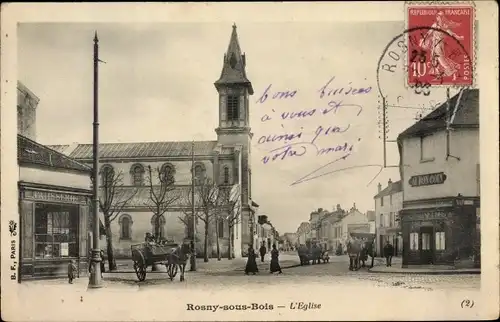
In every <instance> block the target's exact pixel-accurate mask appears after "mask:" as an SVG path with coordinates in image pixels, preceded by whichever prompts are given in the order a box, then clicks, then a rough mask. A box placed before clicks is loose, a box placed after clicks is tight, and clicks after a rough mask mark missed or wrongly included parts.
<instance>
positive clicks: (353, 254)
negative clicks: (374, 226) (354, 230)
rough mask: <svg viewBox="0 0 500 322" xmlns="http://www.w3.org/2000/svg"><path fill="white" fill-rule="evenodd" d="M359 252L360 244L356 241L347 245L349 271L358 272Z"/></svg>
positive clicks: (351, 241)
mask: <svg viewBox="0 0 500 322" xmlns="http://www.w3.org/2000/svg"><path fill="white" fill-rule="evenodd" d="M360 252H361V245H360V242H359V241H358V240H356V239H354V240H350V241H349V242H348V243H347V254H349V270H350V271H357V270H359V257H360Z"/></svg>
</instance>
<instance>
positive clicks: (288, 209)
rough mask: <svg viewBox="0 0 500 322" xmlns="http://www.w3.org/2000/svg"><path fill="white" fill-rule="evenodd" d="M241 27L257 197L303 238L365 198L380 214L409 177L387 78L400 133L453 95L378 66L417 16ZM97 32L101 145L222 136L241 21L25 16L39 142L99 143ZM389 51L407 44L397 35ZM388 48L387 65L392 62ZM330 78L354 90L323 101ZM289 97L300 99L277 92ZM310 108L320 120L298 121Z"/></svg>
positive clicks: (21, 41) (363, 207)
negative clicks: (232, 43)
mask: <svg viewBox="0 0 500 322" xmlns="http://www.w3.org/2000/svg"><path fill="white" fill-rule="evenodd" d="M236 24H237V26H238V28H237V30H238V35H239V41H240V46H241V48H242V51H244V52H245V53H246V61H247V67H246V68H247V77H248V78H249V79H250V81H251V82H252V84H253V88H254V90H255V94H254V95H253V96H252V97H251V98H250V106H249V109H250V125H251V128H252V133H253V134H254V136H253V139H252V159H251V163H252V185H253V187H252V198H253V200H254V201H255V202H257V203H258V204H259V205H260V207H259V212H260V213H261V214H266V215H268V217H269V219H270V220H271V222H272V223H273V225H274V226H275V227H276V228H277V230H278V231H279V232H280V233H285V232H295V231H296V230H297V227H298V226H299V225H300V223H301V222H303V221H308V220H309V215H310V213H311V212H312V211H314V210H316V209H318V208H324V209H327V210H332V209H333V208H334V207H335V206H336V205H337V204H340V205H341V207H342V208H344V209H349V208H351V207H352V206H353V205H354V204H355V205H356V207H357V208H358V209H359V210H360V211H361V212H366V211H367V210H374V199H373V196H374V195H375V194H376V193H377V184H378V183H379V182H381V183H382V186H383V187H385V186H386V185H387V181H388V180H389V179H392V180H393V181H396V180H399V170H398V168H397V167H395V166H397V165H398V163H399V154H398V151H397V146H396V144H395V143H388V145H387V162H386V165H387V166H388V167H386V168H384V167H381V165H383V159H384V158H383V157H384V154H383V143H382V140H381V139H380V135H381V133H380V132H381V130H380V129H381V127H380V126H379V123H380V116H381V113H380V112H381V110H380V107H381V103H380V92H379V89H378V86H377V84H380V88H381V90H382V93H383V95H384V96H386V97H387V102H388V105H389V108H388V113H387V122H388V128H389V132H388V135H387V138H388V140H394V139H395V138H396V137H397V134H398V133H400V132H401V131H402V130H404V129H405V128H407V127H408V126H410V125H412V124H413V123H415V122H416V115H417V114H419V113H422V114H423V115H425V114H427V113H429V112H430V111H431V110H432V108H435V107H436V106H437V105H438V103H439V102H442V101H444V99H445V97H446V96H445V93H444V91H440V90H433V92H432V94H431V95H430V96H426V97H423V96H422V95H416V94H415V92H414V91H412V90H411V89H408V88H407V87H405V85H404V67H403V65H404V59H403V58H401V59H399V60H398V61H397V62H396V63H395V64H397V68H396V72H393V73H388V72H384V71H383V70H381V69H380V68H378V66H379V65H378V63H379V59H380V57H381V56H382V55H383V53H384V50H385V49H386V47H387V46H388V44H390V42H391V41H392V40H393V39H395V37H396V36H397V35H399V34H401V33H402V30H403V29H404V28H403V26H404V23H403V22H402V21H395V22H364V23H361V22H353V23H350V22H349V23H347V22H341V23H340V22H339V23H331V22H328V23H326V22H318V23H315V22H286V23H283V22H279V23H241V24H240V23H238V22H236ZM95 30H97V31H98V35H99V40H100V41H99V45H100V47H99V50H100V58H101V59H102V60H103V61H105V62H106V63H105V64H100V67H99V68H100V69H99V108H100V110H99V112H100V116H99V117H100V140H101V142H102V143H112V142H150V141H191V140H215V139H216V134H215V131H214V129H215V128H216V127H217V126H218V94H217V91H216V89H215V87H214V85H213V83H214V82H215V81H216V80H217V79H218V77H219V76H220V72H221V69H222V62H223V55H224V53H225V51H226V50H227V46H228V43H229V38H230V35H231V30H232V28H231V24H228V23H154V24H153V23H152V24H146V23H140V24H123V23H114V24H95V23H94V24H90V23H87V24H84V23H71V24H70V23H64V24H63V23H38V24H35V23H24V24H20V25H19V27H18V78H19V80H20V81H22V82H23V83H24V84H25V85H26V86H27V87H28V88H30V89H31V90H32V91H33V92H34V93H35V94H36V95H37V96H38V97H39V98H40V103H39V105H38V109H37V141H39V142H40V143H42V144H47V145H48V144H71V143H73V142H78V143H91V142H92V99H93V98H92V79H93V74H92V73H93V70H92V59H93V37H94V31H95ZM389 49H391V50H393V51H395V52H396V50H397V46H396V43H395V42H394V43H392V45H391V46H390V47H389ZM387 53H388V52H386V55H385V56H382V57H384V58H383V59H382V62H386V61H388V60H390V58H388V56H387ZM400 54H401V55H402V56H403V54H402V53H401V52H400ZM392 56H393V57H395V55H394V54H392ZM377 75H379V82H378V83H377ZM331 79H332V81H331V82H330V84H329V85H328V86H327V87H326V88H329V89H330V90H333V89H340V88H344V90H343V94H339V91H337V94H335V95H333V91H330V90H324V91H323V92H324V94H323V97H321V96H322V95H321V94H322V92H321V88H323V87H324V86H325V85H326V84H327V83H328V81H329V80H331ZM269 86H271V87H270V88H269V89H268V92H267V93H268V98H267V99H266V100H265V101H264V100H263V99H261V97H262V95H263V93H264V92H265V90H266V88H268V87H269ZM350 88H353V89H358V90H357V91H355V90H349V89H350ZM359 89H364V90H359ZM280 91H281V92H284V91H289V93H293V92H295V94H293V96H292V95H290V96H289V97H287V98H285V97H284V98H281V99H280V98H276V99H273V93H276V92H280ZM346 92H347V93H348V94H346ZM328 93H330V94H331V95H327V94H328ZM353 93H355V94H353ZM312 110H314V112H312ZM301 111H306V112H308V114H309V115H307V116H295V117H294V118H290V115H291V114H293V113H294V112H295V113H298V112H301ZM287 113H288V114H287ZM287 115H288V117H286V116H287ZM266 116H267V117H266ZM332 129H336V130H332ZM300 133H302V134H300ZM283 134H288V135H289V138H291V140H290V142H291V143H299V142H302V143H301V144H297V145H293V146H292V147H291V149H292V150H291V151H289V154H288V155H286V156H285V157H283V153H281V154H280V152H283V151H284V148H283V145H284V142H283V141H280V140H276V139H275V140H274V142H272V141H273V140H272V138H273V137H274V138H276V136H279V135H283ZM292 134H293V135H292ZM299 134H300V135H299ZM268 141H271V142H268ZM303 142H306V143H303ZM346 147H347V150H349V149H351V151H346ZM351 147H352V148H351ZM275 149H278V150H275ZM272 150H275V151H272ZM293 151H295V153H296V154H295V155H291V154H293ZM347 154H349V155H348V156H347V157H345V158H344V159H342V158H341V157H343V156H345V155H347ZM274 156H275V158H274V159H275V160H274V161H273V160H272V159H273V157H274ZM265 157H269V161H268V162H267V163H264V161H263V159H264V158H265ZM335 160H338V161H336V162H333V161H335ZM345 168H348V169H346V170H343V171H339V170H341V169H345ZM332 171H336V172H333V173H331V172H332ZM304 177H306V178H304ZM312 177H315V178H312ZM308 178H309V179H311V178H312V179H311V180H306V179H308ZM299 179H302V180H299ZM297 181H298V183H297V184H293V183H294V182H297Z"/></svg>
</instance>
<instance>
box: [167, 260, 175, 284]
mask: <svg viewBox="0 0 500 322" xmlns="http://www.w3.org/2000/svg"><path fill="white" fill-rule="evenodd" d="M167 273H168V277H169V278H170V280H171V281H172V280H173V279H174V277H175V275H177V265H176V264H167Z"/></svg>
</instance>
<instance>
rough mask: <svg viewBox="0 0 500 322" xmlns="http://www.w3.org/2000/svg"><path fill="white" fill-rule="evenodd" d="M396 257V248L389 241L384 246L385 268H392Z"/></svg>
mask: <svg viewBox="0 0 500 322" xmlns="http://www.w3.org/2000/svg"><path fill="white" fill-rule="evenodd" d="M393 255H394V247H393V246H392V245H391V243H390V242H389V241H387V243H386V244H385V246H384V256H385V266H387V267H389V266H392V256H393Z"/></svg>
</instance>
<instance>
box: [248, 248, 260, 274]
mask: <svg viewBox="0 0 500 322" xmlns="http://www.w3.org/2000/svg"><path fill="white" fill-rule="evenodd" d="M256 257H257V255H256V254H255V251H254V249H253V246H250V247H248V260H247V265H246V267H245V275H248V274H249V273H252V274H253V275H255V273H258V272H259V268H258V267H257V261H256Z"/></svg>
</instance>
